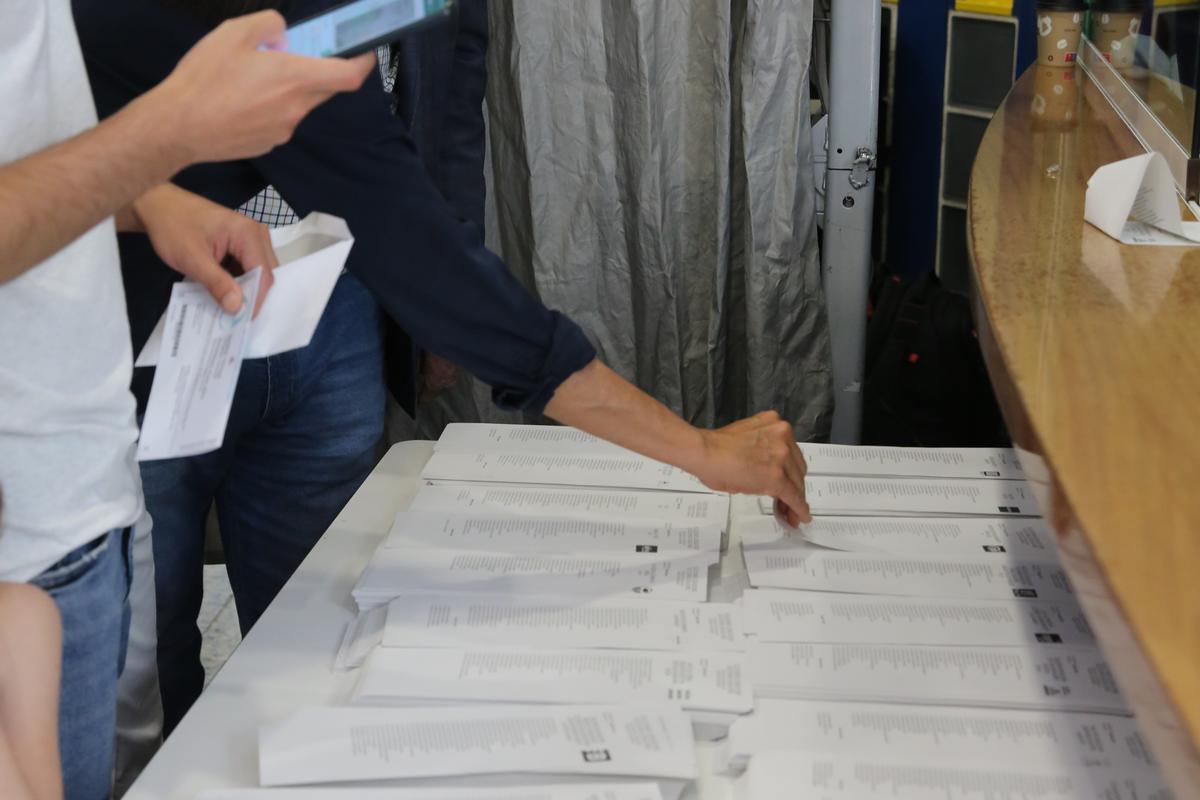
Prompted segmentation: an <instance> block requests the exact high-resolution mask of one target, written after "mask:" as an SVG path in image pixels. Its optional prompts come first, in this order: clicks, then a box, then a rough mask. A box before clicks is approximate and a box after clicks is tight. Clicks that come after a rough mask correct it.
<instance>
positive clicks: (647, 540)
mask: <svg viewBox="0 0 1200 800" xmlns="http://www.w3.org/2000/svg"><path fill="white" fill-rule="evenodd" d="M383 546H384V547H403V548H410V549H411V548H417V549H420V548H435V549H437V548H441V549H447V550H503V551H504V552H507V553H543V554H550V553H612V554H614V555H615V554H633V555H637V554H654V553H658V554H662V555H666V554H668V553H674V554H677V555H694V554H696V553H716V554H718V557H719V554H720V552H721V528H720V527H718V526H716V525H695V524H688V523H678V522H674V521H670V520H663V521H655V520H635V519H626V518H623V517H617V516H610V517H601V516H597V517H594V518H590V519H589V518H584V517H507V516H497V515H495V514H487V513H462V512H436V511H402V512H400V513H399V514H397V515H396V521H395V523H394V524H393V525H392V529H391V532H390V533H389V534H388V537H387V539H385V540H384V544H383Z"/></svg>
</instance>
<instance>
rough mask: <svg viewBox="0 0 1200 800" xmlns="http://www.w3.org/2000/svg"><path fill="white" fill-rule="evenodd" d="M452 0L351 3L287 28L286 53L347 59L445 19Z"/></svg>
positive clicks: (363, 0) (447, 16)
mask: <svg viewBox="0 0 1200 800" xmlns="http://www.w3.org/2000/svg"><path fill="white" fill-rule="evenodd" d="M453 8H454V0H352V2H348V3H343V4H341V5H339V6H337V7H336V8H332V9H330V10H329V11H326V12H324V13H323V14H318V15H316V16H314V17H309V18H308V19H306V20H302V21H300V22H297V23H296V24H295V25H292V26H291V27H290V28H288V29H287V51H288V52H289V53H297V54H299V55H304V56H314V57H317V58H326V57H329V56H342V57H346V58H348V57H350V56H356V55H358V54H359V53H365V52H367V51H368V50H373V49H374V48H376V47H378V46H380V45H383V44H389V43H391V42H394V41H396V40H397V39H399V38H401V37H403V36H405V35H407V34H409V33H411V32H413V31H417V30H421V29H422V28H425V27H428V26H430V25H435V24H437V23H438V22H442V21H444V20H446V19H448V18H449V16H450V12H451V11H452V10H453Z"/></svg>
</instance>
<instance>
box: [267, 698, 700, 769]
mask: <svg viewBox="0 0 1200 800" xmlns="http://www.w3.org/2000/svg"><path fill="white" fill-rule="evenodd" d="M258 750H259V753H258V756H259V778H260V781H261V783H262V784H263V785H264V786H289V785H290V786H294V785H299V784H307V783H331V782H334V781H371V780H386V779H399V778H426V777H429V778H432V777H441V776H462V775H497V774H501V775H514V774H515V775H521V774H539V775H562V776H589V777H612V776H628V777H639V778H650V779H656V780H658V779H666V780H692V779H694V778H695V777H696V752H695V742H694V740H693V739H692V727H691V722H690V720H689V719H688V716H687V714H686V713H684V712H683V711H682V710H681V709H680V708H679V707H678V706H670V705H654V704H648V703H639V704H638V705H637V706H603V705H585V706H543V705H523V706H512V705H484V706H442V707H436V708H362V707H346V708H329V707H319V708H307V709H301V710H300V711H296V712H294V713H292V714H291V715H290V716H288V717H287V718H286V719H284V720H282V721H280V722H277V723H274V724H271V725H266V726H264V727H263V728H262V730H261V731H260V733H259V748H258Z"/></svg>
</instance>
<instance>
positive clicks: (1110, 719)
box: [721, 700, 1158, 775]
mask: <svg viewBox="0 0 1200 800" xmlns="http://www.w3.org/2000/svg"><path fill="white" fill-rule="evenodd" d="M772 751H793V752H806V753H824V754H828V755H842V756H857V755H862V754H864V753H870V754H871V755H873V756H880V757H883V758H888V759H906V760H909V761H911V762H914V763H920V762H922V761H927V760H931V759H932V760H934V761H936V762H938V763H941V764H944V765H950V764H954V765H960V766H961V765H975V766H984V767H986V766H994V765H996V764H1022V765H1027V766H1028V765H1032V764H1042V765H1045V766H1050V767H1065V768H1067V769H1070V770H1073V771H1080V770H1088V769H1093V768H1097V767H1099V768H1106V769H1114V770H1118V771H1120V772H1122V773H1125V774H1135V773H1142V774H1150V775H1153V774H1157V771H1158V767H1157V765H1156V764H1155V762H1154V759H1153V758H1152V756H1151V755H1150V749H1149V745H1148V744H1147V743H1146V741H1145V740H1144V739H1143V738H1142V736H1141V733H1139V731H1138V726H1137V721H1136V720H1135V719H1133V718H1132V717H1121V716H1113V715H1108V714H1078V713H1067V712H1061V711H1019V710H1009V709H997V708H954V707H950V706H946V707H940V706H917V705H900V704H895V705H892V704H880V703H831V702H824V701H816V700H759V701H758V702H756V703H755V705H754V713H752V714H749V715H747V716H744V717H741V718H740V719H738V720H737V721H736V722H734V723H733V725H732V726H731V727H730V729H729V738H728V739H727V740H726V742H725V743H724V746H723V748H722V754H721V759H722V762H723V765H724V766H725V767H726V768H727V769H728V771H730V772H732V773H738V772H741V771H742V770H744V769H745V768H746V764H747V763H748V762H749V761H750V759H751V758H753V757H754V756H756V755H757V754H759V753H769V752H772Z"/></svg>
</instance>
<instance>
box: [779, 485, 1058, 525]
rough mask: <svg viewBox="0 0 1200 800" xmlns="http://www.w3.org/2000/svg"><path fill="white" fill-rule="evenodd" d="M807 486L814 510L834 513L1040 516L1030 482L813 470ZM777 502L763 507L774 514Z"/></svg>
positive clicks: (888, 515)
mask: <svg viewBox="0 0 1200 800" xmlns="http://www.w3.org/2000/svg"><path fill="white" fill-rule="evenodd" d="M804 491H805V493H806V495H807V499H808V504H809V506H810V507H811V508H812V513H813V514H817V515H832V516H875V517H906V516H907V517H928V516H939V515H941V516H957V517H965V516H975V515H984V516H1014V517H1016V516H1027V517H1032V516H1037V515H1038V510H1037V504H1036V503H1035V502H1034V498H1033V491H1032V490H1031V489H1030V488H1029V486H1028V485H1027V484H1026V483H1025V481H1012V480H970V479H966V478H875V477H855V476H850V475H809V476H808V477H807V478H805V479H804ZM773 509H774V501H773V500H772V499H771V498H769V497H763V498H760V499H759V510H760V511H762V513H764V514H772V513H774V511H773Z"/></svg>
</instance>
